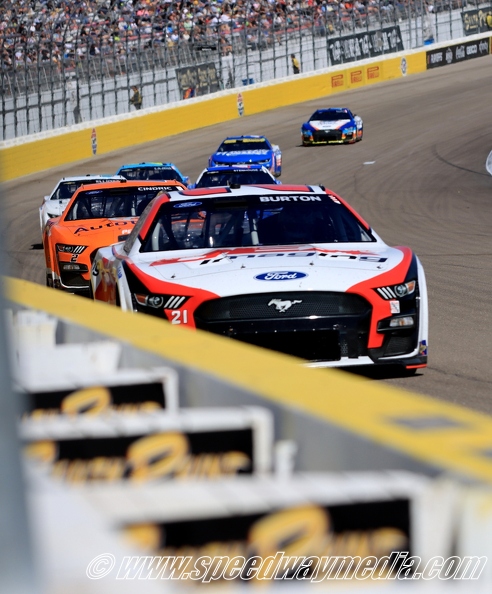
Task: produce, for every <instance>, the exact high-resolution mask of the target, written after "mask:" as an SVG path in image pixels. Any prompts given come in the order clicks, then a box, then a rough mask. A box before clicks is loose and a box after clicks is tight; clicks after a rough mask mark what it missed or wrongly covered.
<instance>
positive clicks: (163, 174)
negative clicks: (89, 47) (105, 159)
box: [116, 162, 190, 186]
mask: <svg viewBox="0 0 492 594" xmlns="http://www.w3.org/2000/svg"><path fill="white" fill-rule="evenodd" d="M116 174H117V175H122V176H123V177H124V178H126V179H129V180H135V179H141V180H149V181H150V180H152V181H163V180H167V179H175V180H177V181H179V182H181V183H182V184H183V185H185V186H187V185H188V183H189V181H190V178H189V177H188V176H187V175H183V174H182V173H181V171H180V170H179V169H178V168H177V167H176V165H174V163H151V162H144V163H131V164H129V165H122V166H121V167H120V168H119V169H118V171H117V172H116Z"/></svg>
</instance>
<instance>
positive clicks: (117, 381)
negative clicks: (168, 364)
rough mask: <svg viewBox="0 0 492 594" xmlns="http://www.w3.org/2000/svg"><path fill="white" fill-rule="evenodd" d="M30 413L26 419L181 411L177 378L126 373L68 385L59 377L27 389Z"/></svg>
mask: <svg viewBox="0 0 492 594" xmlns="http://www.w3.org/2000/svg"><path fill="white" fill-rule="evenodd" d="M26 392H27V403H28V410H27V412H26V413H25V414H24V418H28V417H31V418H33V419H41V418H43V417H46V416H50V415H58V414H66V415H72V416H73V415H77V414H86V415H99V414H107V413H108V412H113V411H119V412H127V413H130V412H136V411H153V410H159V409H164V410H168V411H173V410H176V409H177V408H178V378H177V374H176V372H175V371H174V370H173V369H169V368H159V369H153V370H143V369H127V370H120V371H119V372H118V373H117V374H108V375H107V376H102V377H101V376H99V377H97V376H96V377H92V379H87V380H86V381H81V380H80V379H78V380H73V381H68V378H67V377H62V376H58V377H57V378H56V379H55V378H53V381H52V382H51V383H47V384H46V383H45V384H43V382H39V383H38V387H37V389H36V390H35V391H33V390H29V389H26Z"/></svg>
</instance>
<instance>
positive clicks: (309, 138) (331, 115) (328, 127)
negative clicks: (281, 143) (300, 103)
mask: <svg viewBox="0 0 492 594" xmlns="http://www.w3.org/2000/svg"><path fill="white" fill-rule="evenodd" d="M363 127H364V124H363V122H362V118H360V117H359V116H358V115H356V114H354V113H352V112H351V111H350V109H347V108H346V107H328V108H326V109H318V110H316V111H315V112H314V113H313V115H312V116H311V117H310V118H309V121H308V122H304V124H302V127H301V140H302V145H303V146H309V145H311V144H332V143H334V144H335V143H336V144H353V143H354V142H358V141H359V140H362V134H363Z"/></svg>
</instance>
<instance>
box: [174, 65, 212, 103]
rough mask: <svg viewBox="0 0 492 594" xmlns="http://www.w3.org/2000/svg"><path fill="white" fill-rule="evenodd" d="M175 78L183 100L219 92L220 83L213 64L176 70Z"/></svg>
mask: <svg viewBox="0 0 492 594" xmlns="http://www.w3.org/2000/svg"><path fill="white" fill-rule="evenodd" d="M176 78H177V81H178V86H179V90H180V93H181V96H182V98H183V99H189V98H190V97H198V96H201V95H207V94H208V93H215V92H216V91H220V81H219V77H218V75H217V69H216V68H215V64H214V63H213V62H208V63H207V64H200V65H199V66H186V68H176Z"/></svg>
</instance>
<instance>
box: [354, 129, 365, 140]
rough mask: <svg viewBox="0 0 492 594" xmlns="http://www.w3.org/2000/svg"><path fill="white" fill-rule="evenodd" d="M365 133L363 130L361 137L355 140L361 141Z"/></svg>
mask: <svg viewBox="0 0 492 594" xmlns="http://www.w3.org/2000/svg"><path fill="white" fill-rule="evenodd" d="M363 135H364V132H363V131H362V132H361V134H360V138H357V140H356V141H355V142H360V141H361V140H362V136H363Z"/></svg>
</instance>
